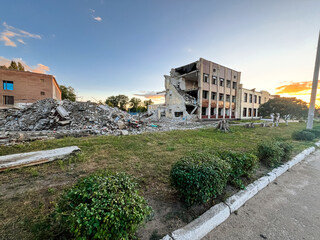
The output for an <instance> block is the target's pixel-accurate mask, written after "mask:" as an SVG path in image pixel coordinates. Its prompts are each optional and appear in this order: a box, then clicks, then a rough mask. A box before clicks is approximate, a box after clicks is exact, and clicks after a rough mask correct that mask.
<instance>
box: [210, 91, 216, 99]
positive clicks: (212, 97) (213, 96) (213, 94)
mask: <svg viewBox="0 0 320 240" xmlns="http://www.w3.org/2000/svg"><path fill="white" fill-rule="evenodd" d="M211 99H212V100H217V93H215V92H211Z"/></svg>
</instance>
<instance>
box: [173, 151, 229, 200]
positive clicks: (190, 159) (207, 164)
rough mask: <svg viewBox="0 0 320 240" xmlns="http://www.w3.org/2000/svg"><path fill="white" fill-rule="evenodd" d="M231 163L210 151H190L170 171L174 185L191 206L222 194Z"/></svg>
mask: <svg viewBox="0 0 320 240" xmlns="http://www.w3.org/2000/svg"><path fill="white" fill-rule="evenodd" d="M230 169H231V167H230V165H229V164H228V163H227V162H226V161H224V160H222V159H220V158H219V157H217V156H216V155H214V154H210V153H190V154H189V155H187V156H185V157H182V158H181V159H180V160H179V161H178V162H176V163H175V164H174V165H173V167H172V169H171V173H170V177H171V182H172V185H173V186H174V187H175V188H176V189H177V190H178V192H179V194H180V196H181V199H182V200H183V201H184V202H185V203H186V204H187V205H188V206H191V205H193V204H196V203H205V202H207V201H209V200H210V199H212V198H214V197H218V196H219V195H221V194H222V193H223V191H224V189H225V187H226V185H227V181H228V178H229V174H230Z"/></svg>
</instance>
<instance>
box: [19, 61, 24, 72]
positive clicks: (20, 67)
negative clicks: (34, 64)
mask: <svg viewBox="0 0 320 240" xmlns="http://www.w3.org/2000/svg"><path fill="white" fill-rule="evenodd" d="M18 70H19V71H24V66H23V65H22V64H21V62H18Z"/></svg>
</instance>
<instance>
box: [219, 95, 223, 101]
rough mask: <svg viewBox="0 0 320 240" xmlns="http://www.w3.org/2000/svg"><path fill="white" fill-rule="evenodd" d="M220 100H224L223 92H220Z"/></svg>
mask: <svg viewBox="0 0 320 240" xmlns="http://www.w3.org/2000/svg"><path fill="white" fill-rule="evenodd" d="M219 101H223V94H222V93H220V94H219Z"/></svg>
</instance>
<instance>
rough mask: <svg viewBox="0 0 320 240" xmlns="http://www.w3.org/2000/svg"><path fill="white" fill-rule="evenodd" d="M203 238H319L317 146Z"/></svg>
mask: <svg viewBox="0 0 320 240" xmlns="http://www.w3.org/2000/svg"><path fill="white" fill-rule="evenodd" d="M203 239H206V240H209V239H210V240H213V239H214V240H219V239H221V240H226V239H228V240H234V239H244V240H249V239H252V240H256V239H272V240H273V239H275V240H277V239H279V240H280V239H281V240H286V239H290V240H291V239H294V240H300V239H316V240H318V239H320V150H318V151H316V152H315V153H313V154H311V155H310V156H309V157H307V158H306V159H305V161H303V162H302V163H301V164H298V165H296V166H294V167H293V168H292V169H290V170H289V171H288V172H286V173H285V174H283V175H282V176H280V177H279V178H278V179H276V180H275V182H273V183H271V184H270V185H269V186H268V187H266V188H265V189H264V190H262V191H261V192H259V193H258V194H257V195H256V196H255V197H253V198H252V199H251V200H249V201H248V202H247V203H246V204H245V206H243V207H241V208H240V209H239V210H238V211H237V212H236V214H232V215H231V216H230V217H229V218H228V219H227V220H226V221H225V222H224V223H222V224H221V225H220V226H218V227H217V228H215V229H214V230H213V231H211V232H210V233H209V234H208V235H207V236H206V237H204V238H203Z"/></svg>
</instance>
